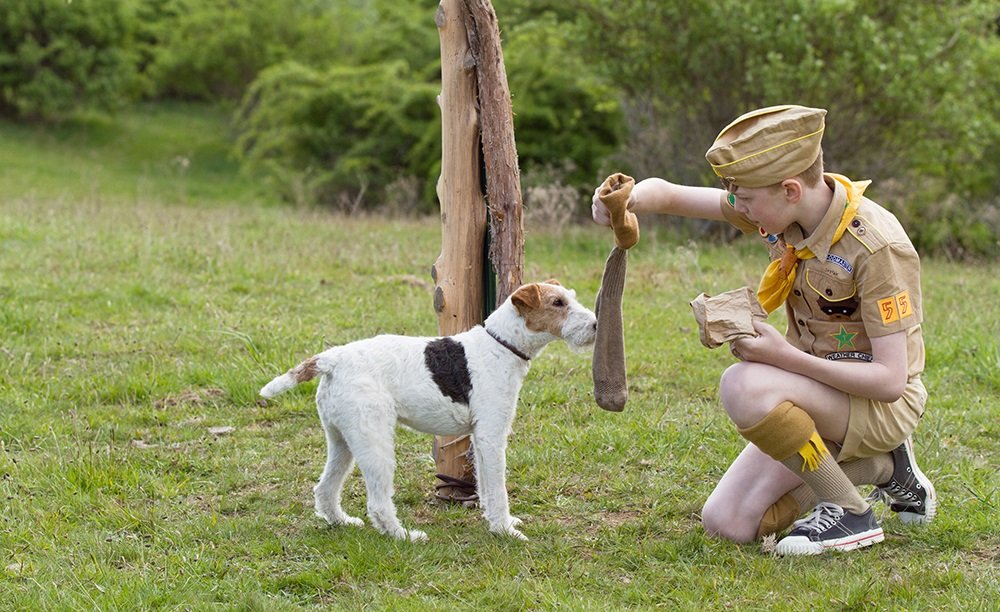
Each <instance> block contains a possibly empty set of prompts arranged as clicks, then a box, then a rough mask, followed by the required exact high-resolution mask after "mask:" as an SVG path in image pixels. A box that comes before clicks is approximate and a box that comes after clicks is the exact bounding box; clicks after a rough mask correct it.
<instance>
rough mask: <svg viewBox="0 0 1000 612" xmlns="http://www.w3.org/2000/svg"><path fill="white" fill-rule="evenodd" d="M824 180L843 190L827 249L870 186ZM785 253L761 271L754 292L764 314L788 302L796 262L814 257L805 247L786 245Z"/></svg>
mask: <svg viewBox="0 0 1000 612" xmlns="http://www.w3.org/2000/svg"><path fill="white" fill-rule="evenodd" d="M826 176H829V177H831V178H832V179H834V180H835V181H837V182H838V183H840V184H841V185H843V186H844V188H845V189H847V203H846V204H845V205H844V214H843V215H841V217H840V224H838V225H837V230H836V231H834V232H833V241H832V242H830V246H833V245H835V244H837V241H838V240H840V238H841V237H842V236H843V235H844V231H846V230H847V224H848V223H850V222H851V219H853V218H854V214H855V213H856V212H857V211H858V206H860V205H861V195H862V194H863V193H864V192H865V188H866V187H868V185H870V184H871V181H857V182H854V181H851V179H849V178H847V177H846V176H843V175H841V174H833V173H827V174H826ZM786 249H787V250H786V251H785V252H784V253H782V255H781V258H779V259H775V260H774V261H772V262H771V264H770V265H768V266H767V270H764V276H763V277H762V278H761V279H760V286H759V287H758V288H757V299H758V300H760V305H761V306H763V307H764V310H766V311H767V312H768V314H770V313H771V312H773V311H774V310H775V309H777V308H778V307H779V306H781V305H782V304H784V303H785V299H786V298H788V293H789V292H790V291H791V290H792V283H794V282H795V270H796V268H798V266H799V261H800V260H802V259H811V258H813V257H816V255H815V254H814V253H813V252H812V251H810V250H809V247H804V248H801V249H796V248H795V247H794V246H792V245H790V244H789V245H786Z"/></svg>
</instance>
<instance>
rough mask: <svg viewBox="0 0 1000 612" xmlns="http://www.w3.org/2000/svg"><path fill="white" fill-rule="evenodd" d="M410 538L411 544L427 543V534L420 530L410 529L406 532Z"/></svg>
mask: <svg viewBox="0 0 1000 612" xmlns="http://www.w3.org/2000/svg"><path fill="white" fill-rule="evenodd" d="M406 533H407V534H408V535H409V536H410V541H411V542H426V541H427V534H426V533H424V532H423V531H420V530H419V529H410V530H408V531H407V532H406Z"/></svg>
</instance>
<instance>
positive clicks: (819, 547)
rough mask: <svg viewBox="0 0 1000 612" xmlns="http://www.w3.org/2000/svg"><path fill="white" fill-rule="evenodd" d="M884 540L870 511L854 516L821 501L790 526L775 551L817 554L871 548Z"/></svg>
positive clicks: (784, 553)
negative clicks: (811, 510)
mask: <svg viewBox="0 0 1000 612" xmlns="http://www.w3.org/2000/svg"><path fill="white" fill-rule="evenodd" d="M884 539H885V536H883V535H882V528H881V527H879V524H878V521H877V520H876V519H875V513H874V512H872V509H871V508H868V509H867V510H865V511H864V513H862V514H854V513H853V512H848V511H846V510H844V509H843V508H841V507H840V506H838V505H837V504H832V503H829V502H820V503H819V504H818V505H817V506H816V508H815V510H813V512H812V514H810V515H809V516H807V517H806V518H804V519H801V520H798V521H795V523H793V524H792V530H791V531H790V532H789V533H788V535H787V536H785V537H784V538H782V539H781V541H780V542H778V545H777V546H775V547H774V552H775V553H776V554H779V555H782V556H785V555H818V554H820V553H823V552H826V551H828V550H840V551H848V550H854V549H855V548H862V547H864V546H871V545H872V544H877V543H878V542H881V541H882V540H884Z"/></svg>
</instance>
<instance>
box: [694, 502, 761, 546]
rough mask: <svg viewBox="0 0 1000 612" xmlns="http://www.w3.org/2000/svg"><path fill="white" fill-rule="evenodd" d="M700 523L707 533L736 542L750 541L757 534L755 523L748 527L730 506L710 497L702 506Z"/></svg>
mask: <svg viewBox="0 0 1000 612" xmlns="http://www.w3.org/2000/svg"><path fill="white" fill-rule="evenodd" d="M701 524H702V526H703V527H704V528H705V533H707V534H708V535H710V536H715V537H717V538H723V539H725V540H730V541H733V542H738V543H747V542H752V541H753V540H754V538H755V537H756V535H757V527H756V525H754V526H753V527H752V528H751V527H748V526H747V525H746V524H745V521H742V520H740V517H738V516H736V515H734V514H733V512H732V509H731V508H724V507H723V506H722V504H719V503H715V502H713V500H712V498H711V497H709V499H708V500H707V501H706V502H705V505H704V506H702V509H701Z"/></svg>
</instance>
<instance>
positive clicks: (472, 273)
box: [431, 0, 486, 500]
mask: <svg viewBox="0 0 1000 612" xmlns="http://www.w3.org/2000/svg"><path fill="white" fill-rule="evenodd" d="M464 13H465V9H464V6H463V4H462V0H441V2H440V4H439V5H438V10H437V14H436V15H435V18H434V21H435V23H436V24H437V27H438V35H439V37H440V40H441V95H440V96H439V97H438V105H439V106H440V107H441V145H442V147H441V176H440V177H439V178H438V183H437V196H438V200H439V202H440V203H441V254H440V255H439V256H438V258H437V261H436V262H434V267H433V268H431V276H432V278H433V279H434V283H435V285H436V286H435V288H434V311H435V312H436V313H437V316H438V330H439V332H440V333H441V335H452V334H457V333H459V332H462V331H465V330H467V329H470V328H472V327H474V326H476V325H477V324H479V323H481V322H482V316H483V269H484V257H485V254H484V251H485V249H484V241H485V235H486V204H485V201H484V200H483V195H482V184H481V183H480V179H479V176H480V165H481V160H480V148H481V147H480V137H479V115H478V112H477V108H478V104H477V102H476V74H475V64H474V63H473V59H472V54H471V52H470V50H469V36H468V33H467V31H466V26H465V18H464ZM469 444H470V439H469V437H468V436H463V437H459V438H454V437H446V436H436V437H435V439H434V459H435V462H436V464H437V471H438V473H439V474H443V475H445V476H447V477H452V478H457V479H459V480H465V481H468V482H474V475H473V471H472V462H471V461H470V460H469V458H468V450H469ZM448 482H449V481H444V483H445V484H444V485H439V488H438V496H439V497H442V498H445V499H454V500H460V499H462V498H465V497H468V495H469V494H470V491H469V490H468V488H465V489H463V488H461V487H453V486H447V484H448ZM472 493H474V491H472Z"/></svg>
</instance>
